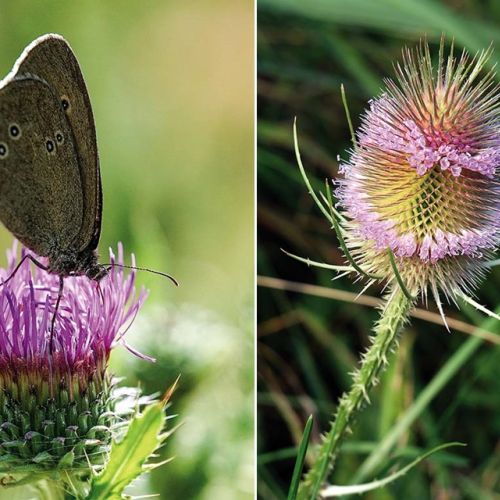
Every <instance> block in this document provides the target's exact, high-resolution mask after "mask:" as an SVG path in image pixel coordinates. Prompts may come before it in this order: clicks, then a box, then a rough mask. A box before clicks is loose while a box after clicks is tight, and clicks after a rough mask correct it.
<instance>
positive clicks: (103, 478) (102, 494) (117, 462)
mask: <svg viewBox="0 0 500 500" xmlns="http://www.w3.org/2000/svg"><path fill="white" fill-rule="evenodd" d="M163 410H164V403H163V402H159V403H152V404H150V405H149V406H147V407H146V409H145V410H144V412H143V413H142V414H141V415H136V416H135V417H134V418H133V419H132V421H131V422H130V425H129V428H128V430H127V433H126V434H125V437H124V438H123V439H122V440H121V441H120V442H116V441H113V444H112V445H111V451H110V455H109V461H108V463H107V464H106V467H105V468H104V470H103V471H102V472H101V473H100V474H99V475H97V476H95V478H94V479H93V481H92V486H91V490H90V493H89V496H88V499H89V500H105V499H118V498H122V496H121V495H122V492H123V490H124V489H125V488H126V487H127V486H128V485H129V484H130V483H131V482H132V481H133V480H134V479H136V478H137V477H138V476H139V475H140V474H142V472H143V471H144V464H145V462H146V461H147V459H148V458H149V457H150V456H151V455H152V454H153V453H154V451H155V450H156V449H157V448H158V446H159V445H160V444H161V437H160V434H161V432H162V430H163V427H164V425H165V421H166V417H165V412H164V411H163Z"/></svg>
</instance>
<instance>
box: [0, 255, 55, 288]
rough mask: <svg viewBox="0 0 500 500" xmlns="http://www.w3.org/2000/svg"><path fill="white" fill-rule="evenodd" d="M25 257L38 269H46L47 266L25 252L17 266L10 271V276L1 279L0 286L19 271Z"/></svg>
mask: <svg viewBox="0 0 500 500" xmlns="http://www.w3.org/2000/svg"><path fill="white" fill-rule="evenodd" d="M26 259H29V260H31V262H33V264H35V266H37V267H39V268H40V269H43V270H44V271H47V269H48V268H47V266H45V265H43V264H42V263H41V262H38V260H36V259H35V257H33V255H30V254H26V255H25V256H24V257H23V258H22V259H21V260H20V261H19V264H17V266H16V267H15V268H14V270H13V271H12V272H11V273H10V276H9V277H8V278H7V279H6V280H5V281H2V282H1V283H0V286H3V285H6V284H7V283H8V282H9V281H10V280H11V279H12V278H13V277H14V276H15V275H16V273H17V271H19V268H20V267H21V266H22V265H23V264H24V261H25V260H26Z"/></svg>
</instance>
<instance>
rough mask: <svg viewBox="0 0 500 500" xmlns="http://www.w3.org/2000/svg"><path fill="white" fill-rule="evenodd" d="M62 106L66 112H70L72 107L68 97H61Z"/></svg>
mask: <svg viewBox="0 0 500 500" xmlns="http://www.w3.org/2000/svg"><path fill="white" fill-rule="evenodd" d="M61 106H62V109H64V111H69V108H70V105H69V99H68V98H67V97H66V96H64V95H63V96H62V97H61Z"/></svg>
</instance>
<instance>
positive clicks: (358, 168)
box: [337, 42, 500, 304]
mask: <svg viewBox="0 0 500 500" xmlns="http://www.w3.org/2000/svg"><path fill="white" fill-rule="evenodd" d="M490 55H491V50H487V51H485V52H481V53H479V54H478V55H476V56H475V57H473V58H470V57H469V56H468V55H467V53H466V52H465V51H464V52H463V53H462V55H461V57H460V58H459V60H458V61H457V60H456V59H455V57H454V55H453V48H452V50H451V52H450V54H449V56H448V57H447V58H445V57H444V43H443V42H442V43H441V48H440V52H439V58H438V61H437V65H436V68H434V67H433V63H432V60H431V56H430V53H429V48H428V46H427V45H426V44H421V45H420V47H419V48H418V49H416V50H413V51H412V50H409V49H407V50H405V51H404V53H403V63H402V64H398V65H397V67H396V69H397V80H396V81H392V80H387V81H386V89H385V91H384V92H383V93H382V94H381V96H380V97H378V98H376V99H374V100H372V101H371V102H370V107H369V109H368V111H367V112H366V113H365V115H364V116H363V118H362V123H361V127H360V129H359V131H358V134H357V145H356V147H355V148H354V150H353V151H352V153H351V157H350V159H349V161H348V162H347V163H345V164H343V165H341V171H342V172H344V173H345V179H344V180H341V181H339V188H338V189H337V195H338V197H339V200H340V205H341V206H342V208H343V209H344V213H345V215H346V216H347V219H348V220H347V222H346V227H345V228H346V229H347V231H346V243H347V246H348V248H349V250H350V251H351V252H352V255H353V257H354V258H356V259H357V260H358V262H359V263H360V265H361V266H362V267H363V268H364V269H366V271H367V272H370V273H372V274H377V275H379V276H383V277H386V278H389V279H393V277H394V276H393V272H392V268H391V265H390V259H389V256H388V249H391V250H392V251H393V253H394V255H395V256H396V258H397V263H398V268H399V272H400V274H401V276H402V277H403V279H404V280H405V282H406V284H407V287H408V289H409V290H411V291H412V293H414V294H415V295H416V294H418V293H419V292H422V293H423V294H424V295H426V294H427V289H428V288H430V289H431V290H432V292H433V294H434V296H435V297H436V300H437V301H438V304H439V297H438V289H440V290H442V291H443V292H444V293H445V295H446V296H448V297H453V296H455V295H457V294H459V293H462V292H465V293H470V292H471V290H472V289H473V288H474V287H475V286H476V285H477V284H478V283H479V281H480V279H481V278H482V276H483V274H484V270H485V266H484V263H485V261H486V260H488V259H489V258H491V256H492V253H493V251H494V250H495V249H496V248H497V247H498V244H499V242H500V217H499V211H500V202H499V194H500V184H499V164H500V105H499V99H500V93H499V90H500V87H499V86H498V85H495V84H494V78H495V75H494V73H493V71H490V72H488V73H487V74H486V75H485V76H483V78H480V74H481V73H482V70H483V68H484V66H485V64H486V62H487V60H488V58H489V57H490Z"/></svg>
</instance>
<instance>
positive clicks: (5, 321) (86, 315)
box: [0, 245, 146, 474]
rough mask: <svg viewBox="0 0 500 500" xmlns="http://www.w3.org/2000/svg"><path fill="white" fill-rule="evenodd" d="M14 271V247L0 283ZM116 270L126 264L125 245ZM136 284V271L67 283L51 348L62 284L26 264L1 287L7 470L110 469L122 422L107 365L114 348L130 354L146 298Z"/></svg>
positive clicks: (0, 376)
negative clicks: (129, 333) (129, 335)
mask: <svg viewBox="0 0 500 500" xmlns="http://www.w3.org/2000/svg"><path fill="white" fill-rule="evenodd" d="M27 252H28V250H26V249H22V251H21V258H22V257H23V256H25V255H26V253H27ZM111 258H112V262H113V263H114V262H115V259H114V257H113V255H111ZM37 259H39V260H43V259H40V258H38V257H37ZM18 263H19V260H18V258H17V257H16V245H14V247H13V249H12V250H11V251H10V252H8V266H7V269H1V270H0V279H1V280H6V278H7V277H9V276H10V275H11V274H12V272H13V271H14V270H15V268H16V266H17V264H18ZM117 263H118V264H121V263H123V250H122V248H121V246H120V247H119V252H118V259H117ZM134 281H135V274H134V272H131V273H130V274H128V275H125V273H124V271H123V269H121V268H118V267H112V268H111V270H110V273H109V275H108V276H107V277H106V278H104V279H103V280H102V281H101V282H100V283H99V285H97V284H96V283H95V282H93V281H90V280H89V279H88V278H86V277H74V278H73V277H69V278H65V280H64V291H63V295H62V299H61V303H60V305H59V309H58V311H57V316H56V321H55V327H54V330H53V333H52V335H53V343H52V349H50V347H49V346H50V337H51V320H52V316H53V314H54V309H55V301H56V297H57V290H58V283H59V279H58V277H57V276H54V275H51V274H49V273H47V272H46V271H43V270H41V269H39V268H38V267H35V266H33V265H32V264H31V265H30V261H29V259H25V260H24V262H23V263H22V265H21V266H20V268H19V269H18V270H17V271H16V272H15V274H14V275H13V277H12V279H11V280H10V281H8V282H7V283H5V284H3V285H2V286H1V287H0V463H1V464H2V465H1V470H6V469H7V470H9V472H10V473H15V472H16V471H24V472H30V473H37V474H39V473H43V471H54V470H58V469H59V470H60V469H71V470H72V471H74V470H78V468H83V469H86V470H88V468H89V466H92V467H94V466H95V467H97V468H98V467H99V465H101V464H102V463H103V462H104V460H105V457H106V453H107V452H108V449H109V445H110V441H111V438H112V437H113V436H114V435H115V431H116V430H117V429H118V428H120V425H121V423H122V422H121V420H122V419H121V418H120V415H119V414H118V413H117V412H116V411H115V404H116V402H117V398H118V397H119V396H118V393H119V392H120V391H118V390H115V380H114V379H113V378H112V376H111V374H110V373H109V372H108V370H107V364H108V359H109V356H110V352H111V349H112V348H113V347H114V346H115V345H116V344H119V343H122V344H124V345H125V346H126V347H128V346H127V344H126V343H125V341H124V339H123V334H124V333H125V330H126V329H127V328H128V327H129V326H130V324H131V322H132V321H133V319H134V317H135V315H136V314H137V312H138V310H139V308H140V307H141V305H142V303H143V301H144V299H145V297H146V294H145V292H144V290H142V291H141V292H140V293H139V294H136V292H135V287H134ZM98 287H99V288H98ZM129 349H131V348H129ZM124 394H125V393H124V392H123V391H121V395H122V396H123V395H124Z"/></svg>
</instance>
